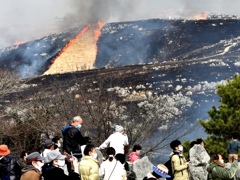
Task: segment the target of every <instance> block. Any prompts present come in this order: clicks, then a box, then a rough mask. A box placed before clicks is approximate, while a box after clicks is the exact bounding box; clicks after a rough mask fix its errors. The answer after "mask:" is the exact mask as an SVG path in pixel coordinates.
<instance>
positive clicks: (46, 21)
mask: <svg viewBox="0 0 240 180" xmlns="http://www.w3.org/2000/svg"><path fill="white" fill-rule="evenodd" d="M239 4H240V1H239V0H231V1H226V0H202V1H197V0H50V1H49V0H34V1H33V0H21V1H19V0H9V1H7V0H1V1H0V48H3V47H6V46H10V45H12V44H14V42H15V41H25V42H26V41H30V40H34V39H36V38H41V37H43V36H45V35H48V34H52V33H57V32H61V31H64V30H66V29H68V28H72V27H76V26H79V25H83V24H88V23H94V22H97V21H98V20H100V21H103V22H118V21H131V20H139V19H147V18H170V17H171V18H179V17H184V18H189V17H191V16H193V15H194V14H197V13H200V12H207V13H218V14H230V15H233V14H234V15H240V11H239V10H238V5H239Z"/></svg>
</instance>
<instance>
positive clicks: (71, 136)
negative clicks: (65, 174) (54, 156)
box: [62, 116, 86, 172]
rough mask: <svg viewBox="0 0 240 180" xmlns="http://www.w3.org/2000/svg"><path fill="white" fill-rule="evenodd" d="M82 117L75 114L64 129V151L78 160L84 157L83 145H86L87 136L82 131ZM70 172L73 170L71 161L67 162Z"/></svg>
mask: <svg viewBox="0 0 240 180" xmlns="http://www.w3.org/2000/svg"><path fill="white" fill-rule="evenodd" d="M82 122H83V120H82V118H81V117H80V116H75V117H74V118H73V120H72V122H71V124H70V125H68V126H65V127H64V128H63V129H62V134H63V153H64V154H66V155H67V156H69V155H73V156H75V157H76V158H77V159H78V161H80V159H81V158H82V152H81V146H82V145H85V144H86V143H85V138H84V137H83V136H82V134H81V132H80V128H81V127H82ZM66 163H67V167H68V170H69V172H70V171H71V163H70V162H68V161H67V162H66Z"/></svg>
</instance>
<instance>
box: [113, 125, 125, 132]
mask: <svg viewBox="0 0 240 180" xmlns="http://www.w3.org/2000/svg"><path fill="white" fill-rule="evenodd" d="M115 132H120V133H122V134H123V133H124V128H123V127H122V126H119V125H116V126H115Z"/></svg>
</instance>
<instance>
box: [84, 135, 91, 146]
mask: <svg viewBox="0 0 240 180" xmlns="http://www.w3.org/2000/svg"><path fill="white" fill-rule="evenodd" d="M84 140H85V143H86V144H91V143H92V140H91V138H90V137H88V136H85V137H84Z"/></svg>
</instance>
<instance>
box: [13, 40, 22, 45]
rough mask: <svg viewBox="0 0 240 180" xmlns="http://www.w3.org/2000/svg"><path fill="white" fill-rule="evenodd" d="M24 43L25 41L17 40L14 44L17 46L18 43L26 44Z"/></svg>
mask: <svg viewBox="0 0 240 180" xmlns="http://www.w3.org/2000/svg"><path fill="white" fill-rule="evenodd" d="M24 43H25V41H15V42H14V43H13V45H14V46H17V45H20V44H24Z"/></svg>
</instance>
